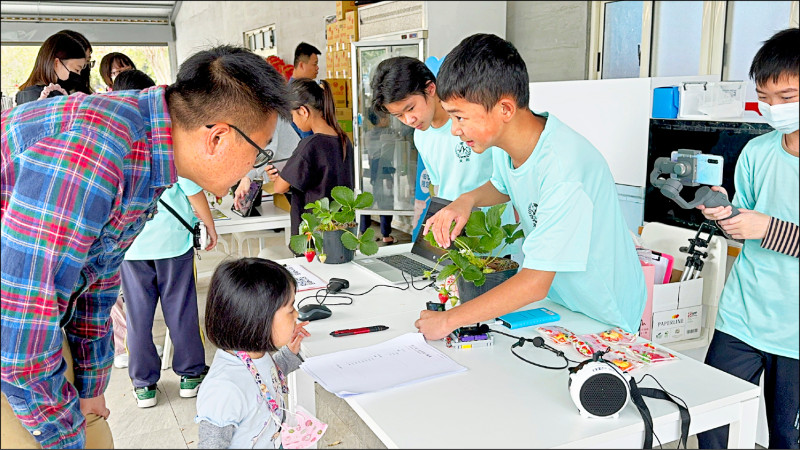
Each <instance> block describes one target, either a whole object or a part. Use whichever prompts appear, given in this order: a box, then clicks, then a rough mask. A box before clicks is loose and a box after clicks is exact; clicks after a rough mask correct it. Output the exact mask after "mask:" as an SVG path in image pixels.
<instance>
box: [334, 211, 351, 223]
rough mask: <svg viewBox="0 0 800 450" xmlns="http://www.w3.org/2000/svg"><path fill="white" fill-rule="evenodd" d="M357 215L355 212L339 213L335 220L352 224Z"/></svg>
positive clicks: (336, 214)
mask: <svg viewBox="0 0 800 450" xmlns="http://www.w3.org/2000/svg"><path fill="white" fill-rule="evenodd" d="M355 218H356V215H355V214H354V213H353V211H339V212H337V213H335V214H334V215H333V220H335V221H337V222H339V223H350V222H352V221H353V220H355Z"/></svg>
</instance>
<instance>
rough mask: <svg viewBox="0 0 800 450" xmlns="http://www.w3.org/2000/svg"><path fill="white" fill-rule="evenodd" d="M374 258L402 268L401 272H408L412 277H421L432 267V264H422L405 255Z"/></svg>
mask: <svg viewBox="0 0 800 450" xmlns="http://www.w3.org/2000/svg"><path fill="white" fill-rule="evenodd" d="M376 259H377V260H378V261H383V262H385V263H386V264H389V265H390V266H392V267H394V268H396V269H399V270H402V271H403V272H406V273H407V274H410V275H411V276H412V277H421V276H422V274H423V272H425V271H426V270H431V269H432V268H433V266H429V265H426V264H422V263H420V262H418V261H415V260H413V259H411V258H409V257H408V256H405V255H391V256H381V257H379V258H376Z"/></svg>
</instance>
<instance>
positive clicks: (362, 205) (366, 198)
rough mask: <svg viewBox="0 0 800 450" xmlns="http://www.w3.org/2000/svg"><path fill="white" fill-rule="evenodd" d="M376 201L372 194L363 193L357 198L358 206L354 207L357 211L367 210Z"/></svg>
mask: <svg viewBox="0 0 800 450" xmlns="http://www.w3.org/2000/svg"><path fill="white" fill-rule="evenodd" d="M374 200H375V197H373V196H372V193H370V192H362V193H360V194H358V197H356V204H355V206H354V208H355V209H366V208H369V207H370V206H372V202H373V201H374Z"/></svg>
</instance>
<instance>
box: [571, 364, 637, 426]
mask: <svg viewBox="0 0 800 450" xmlns="http://www.w3.org/2000/svg"><path fill="white" fill-rule="evenodd" d="M579 398H580V400H581V405H583V408H584V409H585V410H586V412H588V413H589V414H593V415H595V416H599V417H605V416H610V415H612V414H616V413H618V412H619V411H620V409H622V407H623V406H625V400H626V399H627V391H626V389H625V384H624V383H623V381H622V380H620V379H619V378H618V377H615V376H614V375H611V374H608V373H601V374H597V375H594V376H592V377H591V378H589V379H588V380H586V382H584V383H583V386H581V391H580V394H579Z"/></svg>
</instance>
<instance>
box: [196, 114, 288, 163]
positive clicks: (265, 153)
mask: <svg viewBox="0 0 800 450" xmlns="http://www.w3.org/2000/svg"><path fill="white" fill-rule="evenodd" d="M227 125H228V126H229V127H231V128H233V129H234V130H236V132H237V133H239V134H241V135H242V137H243V138H244V140H245V141H247V143H248V144H250V145H252V146H253V147H255V148H256V150H258V156H256V162H255V163H254V164H253V168H254V169H258V168H259V167H261V166H263V165H264V164H266V163H268V162H270V161H271V160H272V157H273V156H274V153H273V152H272V150H270V149H268V148H261V147H259V146H258V144H256V143H255V142H253V140H252V139H250V137H248V136H247V135H246V134H244V131H242V130H240V129H239V128H237V127H236V126H234V125H231V124H227ZM213 127H214V124H211V125H206V128H208V129H211V128H213Z"/></svg>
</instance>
